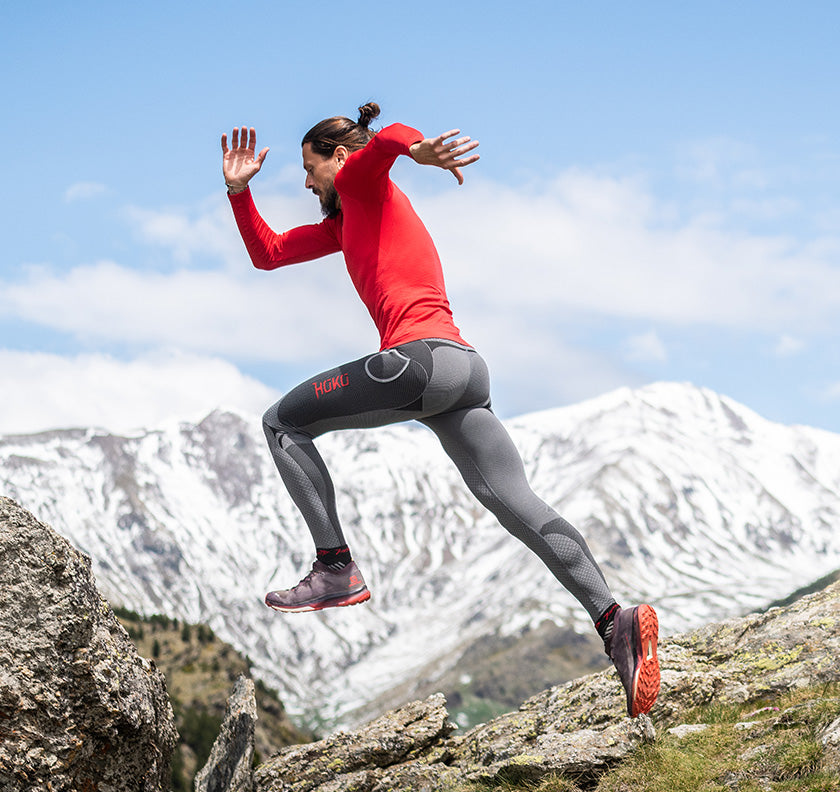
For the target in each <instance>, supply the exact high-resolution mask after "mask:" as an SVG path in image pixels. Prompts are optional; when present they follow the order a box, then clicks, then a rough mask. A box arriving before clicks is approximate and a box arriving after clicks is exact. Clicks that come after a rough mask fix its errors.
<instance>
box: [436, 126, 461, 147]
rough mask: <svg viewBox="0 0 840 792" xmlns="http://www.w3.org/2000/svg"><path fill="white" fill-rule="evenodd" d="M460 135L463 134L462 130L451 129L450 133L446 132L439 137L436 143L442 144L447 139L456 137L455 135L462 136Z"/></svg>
mask: <svg viewBox="0 0 840 792" xmlns="http://www.w3.org/2000/svg"><path fill="white" fill-rule="evenodd" d="M460 134H461V130H460V129H450V130H449V131H448V132H444V133H443V134H442V135H438V136H437V137H436V138H435V143H438V144H442V143H443V141H444V140H446V138H451V137H455V135H460Z"/></svg>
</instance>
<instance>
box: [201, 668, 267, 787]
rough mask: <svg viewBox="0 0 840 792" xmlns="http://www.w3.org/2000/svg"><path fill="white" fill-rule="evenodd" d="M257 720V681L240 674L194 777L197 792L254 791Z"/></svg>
mask: <svg viewBox="0 0 840 792" xmlns="http://www.w3.org/2000/svg"><path fill="white" fill-rule="evenodd" d="M256 723H257V699H256V695H255V693H254V681H253V680H252V679H248V678H246V677H244V676H240V677H239V678H238V679H237V680H236V682H235V684H234V686H233V691H232V692H231V695H230V698H229V699H228V702H227V707H226V709H225V719H224V721H223V722H222V730H221V732H219V736H218V737H217V738H216V742H214V743H213V748H212V750H211V751H210V758H209V759H208V760H207V764H206V765H204V767H203V768H202V769H201V770H200V771H199V772H198V774H197V775H196V777H195V792H253V789H254V769H253V761H254V728H255V726H256Z"/></svg>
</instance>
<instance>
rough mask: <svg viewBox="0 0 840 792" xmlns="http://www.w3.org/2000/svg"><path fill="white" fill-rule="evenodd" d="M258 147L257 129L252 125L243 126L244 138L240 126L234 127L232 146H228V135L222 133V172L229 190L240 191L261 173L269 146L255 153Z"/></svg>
mask: <svg viewBox="0 0 840 792" xmlns="http://www.w3.org/2000/svg"><path fill="white" fill-rule="evenodd" d="M256 148H257V131H256V130H255V129H254V127H251V129H250V131H249V129H248V127H242V139H241V140H240V138H239V127H234V128H233V133H232V134H231V146H230V148H228V140H227V135H226V134H222V173H224V176H225V184H226V185H227V188H228V192H230V193H239V192H242V191H243V190H244V189H245V188H246V187H247V186H248V182H249V181H251V179H252V178H253V177H254V176H256V175H257V173H259V171H260V168H262V164H263V162H264V161H265V157H266V155H267V154H268V148H264V149H263V150H262V151H261V152H260V153H259V154H255V151H256Z"/></svg>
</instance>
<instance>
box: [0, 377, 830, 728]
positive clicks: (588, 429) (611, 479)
mask: <svg viewBox="0 0 840 792" xmlns="http://www.w3.org/2000/svg"><path fill="white" fill-rule="evenodd" d="M506 424H507V426H508V428H509V430H510V432H511V435H512V436H513V438H514V441H515V442H516V443H517V445H518V446H519V448H520V450H521V452H522V454H523V458H524V460H525V464H526V468H527V470H528V474H529V479H530V480H531V483H532V485H533V487H534V489H535V491H537V492H538V493H539V494H540V495H542V496H543V497H544V498H545V499H546V500H547V501H549V502H550V503H551V504H552V505H553V506H555V507H556V508H557V509H558V510H559V511H560V513H561V514H563V515H564V516H565V517H567V519H569V520H570V521H571V522H572V523H573V524H575V525H576V526H577V527H578V528H579V529H580V530H581V532H582V533H583V534H584V536H585V537H586V538H587V541H588V542H589V543H590V546H591V547H592V550H593V552H594V554H595V556H596V557H597V558H598V559H599V560H600V561H601V563H602V566H603V568H604V571H605V574H606V575H607V578H608V580H609V582H610V584H611V585H612V587H613V589H614V591H615V593H616V595H617V596H618V597H619V599H620V600H621V601H625V602H630V601H633V600H636V601H638V600H642V599H644V600H649V601H652V602H653V603H654V604H655V605H656V607H657V609H658V610H659V612H660V619H661V623H662V625H663V629H664V631H665V632H667V633H673V632H678V631H681V630H684V629H687V628H689V627H691V626H696V625H699V624H702V623H705V622H708V621H711V620H715V619H721V618H726V617H728V616H732V615H738V614H740V613H744V612H747V611H750V610H754V609H756V608H759V607H761V606H763V605H766V604H767V603H769V602H771V601H772V600H774V599H776V598H778V597H780V596H784V595H786V594H787V593H788V592H789V591H792V590H794V589H796V588H798V587H799V586H801V585H803V584H804V583H807V582H810V581H811V580H813V579H814V578H816V577H819V575H820V574H824V573H826V572H829V571H831V570H833V569H836V568H837V567H838V566H840V539H838V538H837V537H835V536H833V532H832V530H831V526H832V525H836V524H837V518H838V516H840V435H833V434H831V433H826V432H823V431H822V430H815V429H811V428H808V427H783V426H779V425H778V424H773V423H771V422H769V421H766V420H765V419H763V418H761V417H760V416H758V415H756V414H755V413H754V412H752V411H751V410H749V409H748V408H746V407H744V406H743V405H739V404H737V403H736V402H734V401H732V400H730V399H728V398H727V397H724V396H720V395H718V394H715V393H713V392H712V391H709V390H706V389H702V388H695V387H694V386H690V385H684V384H674V383H660V384H658V385H655V386H649V387H647V388H642V389H639V390H629V389H621V390H619V391H615V392H613V393H611V394H607V395H606V396H604V397H600V398H599V399H593V400H589V401H587V402H584V403H581V404H579V405H573V406H571V407H566V408H557V409H555V410H550V411H543V412H541V413H536V414H532V415H530V416H523V417H521V418H518V419H514V420H511V421H507V422H506ZM318 442H319V446H320V447H321V450H322V453H323V455H324V457H325V459H326V460H327V463H328V465H330V467H331V470H332V471H333V474H334V478H335V482H336V489H337V493H338V499H339V509H340V511H341V514H342V516H343V520H344V525H345V530H346V533H347V535H348V538H349V540H350V543H351V546H352V547H353V550H354V555H355V557H356V558H357V560H359V563H360V565H361V567H362V570H363V572H364V574H365V576H366V579H367V580H368V583H369V585H370V587H371V589H372V591H373V598H372V600H371V602H370V603H369V604H368V605H365V606H359V607H357V608H351V609H340V610H338V611H334V612H322V613H320V614H306V615H292V616H288V617H284V616H278V615H277V614H274V613H273V612H270V611H268V610H267V609H265V608H264V606H263V605H262V604H261V600H262V596H263V594H264V592H265V591H266V590H268V589H269V588H277V587H286V586H288V585H291V584H293V583H294V582H296V581H297V580H298V579H299V578H300V577H302V576H303V574H305V572H306V571H307V570H308V566H309V564H310V563H311V554H312V551H311V540H310V539H309V535H308V532H307V530H306V527H305V526H304V525H303V524H302V521H301V520H300V517H299V515H298V514H297V513H296V511H295V509H294V507H293V505H292V504H291V502H290V500H289V499H288V497H287V496H286V495H285V492H284V490H283V488H282V485H281V483H280V481H279V476H277V473H276V471H275V470H274V468H273V464H272V462H271V459H270V456H269V454H268V452H267V450H266V449H265V448H264V443H263V439H262V432H261V428H260V425H259V419H258V418H255V417H250V416H242V415H237V414H234V413H231V412H221V411H214V412H213V413H211V414H209V415H208V416H207V417H206V418H204V419H203V420H202V421H200V422H199V423H197V424H189V423H185V422H182V423H176V422H170V423H169V424H166V425H163V426H160V427H157V428H155V429H152V430H138V431H137V432H135V433H132V434H131V435H128V436H122V435H114V434H110V433H108V432H107V431H103V430H95V429H74V430H56V431H53V432H42V433H38V434H37V435H7V436H5V437H0V484H2V486H3V487H4V491H6V492H7V494H9V495H10V496H11V497H13V498H15V499H16V500H17V501H18V502H20V503H22V504H24V505H25V506H26V508H28V509H29V510H31V511H33V512H36V513H38V514H39V515H41V516H42V519H45V520H47V521H49V522H50V523H51V524H53V525H54V526H55V527H56V529H57V530H60V531H61V532H62V533H63V534H64V535H66V536H68V538H70V539H71V541H73V542H74V544H76V546H78V547H80V549H82V550H83V551H84V552H85V553H87V554H89V555H90V556H91V557H92V559H93V564H94V570H95V572H96V576H97V580H98V581H99V583H100V586H101V588H102V590H103V591H104V593H105V594H106V596H107V597H108V598H109V600H110V601H112V602H115V603H118V604H121V605H123V606H125V607H128V608H130V609H131V610H135V611H137V612H139V613H145V614H151V613H165V614H167V615H168V616H171V617H173V618H179V619H182V620H186V621H190V622H194V623H207V624H209V626H210V627H211V628H212V629H213V630H214V632H215V633H216V634H218V635H219V636H220V637H222V638H223V639H224V640H226V641H228V642H230V643H232V644H233V645H234V646H236V648H237V649H238V650H239V651H241V652H243V653H245V654H247V655H248V656H249V657H250V658H251V659H252V660H253V662H254V666H255V667H254V674H255V676H258V677H260V678H263V679H264V680H265V681H266V682H267V683H268V684H269V685H270V686H271V687H273V688H275V689H278V690H279V691H280V694H281V697H282V699H283V701H284V703H286V705H287V708H288V710H289V712H290V713H293V714H295V715H297V717H298V718H299V719H301V720H302V721H303V722H305V723H307V724H308V725H311V726H315V727H319V728H322V729H323V728H332V727H334V726H336V725H340V724H342V723H345V722H348V718H350V719H351V720H355V721H358V720H360V719H363V718H367V717H369V716H370V715H371V714H373V713H372V712H370V711H369V710H366V709H365V705H366V704H367V703H368V702H370V701H371V700H374V699H377V698H378V697H382V696H386V698H387V695H386V694H387V693H388V691H389V690H393V689H398V688H400V689H404V688H405V684H406V681H407V680H410V679H411V678H412V675H414V674H415V673H416V672H417V671H418V670H419V669H427V670H428V669H432V670H433V669H435V668H438V669H439V672H440V674H444V673H446V672H447V671H448V670H451V669H452V668H454V667H456V666H457V663H458V661H459V658H460V657H461V656H462V655H463V654H464V653H465V652H467V651H469V648H470V647H471V646H472V645H473V644H475V643H476V642H477V641H480V640H482V639H485V638H486V637H487V636H492V635H494V634H495V635H499V636H503V637H504V636H510V635H515V634H516V633H517V632H518V631H522V630H526V629H528V628H536V627H538V626H539V624H541V623H542V622H543V621H545V620H546V619H550V620H552V621H554V622H555V623H556V624H557V625H558V626H561V627H572V628H574V629H575V630H576V631H578V632H580V633H581V634H587V633H589V632H591V625H590V624H589V623H588V620H587V618H586V615H585V613H584V612H583V610H582V609H581V608H580V606H579V605H578V604H577V603H576V602H575V601H574V600H573V599H572V598H571V597H570V596H569V595H568V594H567V593H566V592H565V591H564V590H562V589H561V588H560V586H559V585H558V584H557V583H556V582H555V581H554V579H553V578H552V577H551V576H550V575H549V574H548V573H547V571H546V570H545V569H544V568H543V567H542V565H541V564H540V562H539V561H538V559H536V558H535V557H534V556H532V555H531V554H530V553H529V552H528V551H527V550H526V549H525V548H524V547H522V546H520V545H519V544H518V543H517V542H516V541H515V540H514V539H512V538H511V537H510V536H509V535H508V534H507V533H506V532H505V531H504V530H503V529H501V528H500V527H499V526H498V525H496V524H495V521H494V520H493V518H492V517H491V516H490V515H488V514H487V513H485V512H484V510H483V509H482V508H481V507H480V506H479V504H478V503H477V502H476V501H475V500H474V499H473V498H472V496H471V495H470V494H469V493H468V492H467V491H466V488H465V487H464V486H463V484H462V482H461V481H460V480H459V478H458V475H457V473H456V472H455V471H454V469H453V468H452V467H451V465H450V463H449V461H448V459H446V457H445V455H444V454H443V452H442V451H441V450H440V448H439V446H438V445H437V442H436V440H435V439H434V437H433V436H432V435H431V434H430V433H428V432H427V431H425V430H424V429H422V428H418V427H407V426H397V427H387V428H383V429H377V430H366V431H364V432H343V433H337V434H334V435H330V436H326V437H324V438H321V439H319V441H318ZM502 581H504V586H505V592H506V594H505V598H504V599H503V600H502V599H500V598H499V597H498V596H495V592H496V591H497V590H498V586H499V585H500V583H502ZM432 675H434V674H432ZM431 681H434V680H433V679H432V680H431ZM409 687H410V686H409ZM404 694H405V695H406V696H411V690H409V689H404Z"/></svg>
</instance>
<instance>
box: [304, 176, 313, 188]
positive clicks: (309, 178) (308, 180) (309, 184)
mask: <svg viewBox="0 0 840 792" xmlns="http://www.w3.org/2000/svg"><path fill="white" fill-rule="evenodd" d="M303 186H304V187H305V188H306V189H307V190H310V189H312V187H314V186H315V182H314V181H312V174H311V173H307V174H306V182H305V183H304V185H303Z"/></svg>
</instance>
